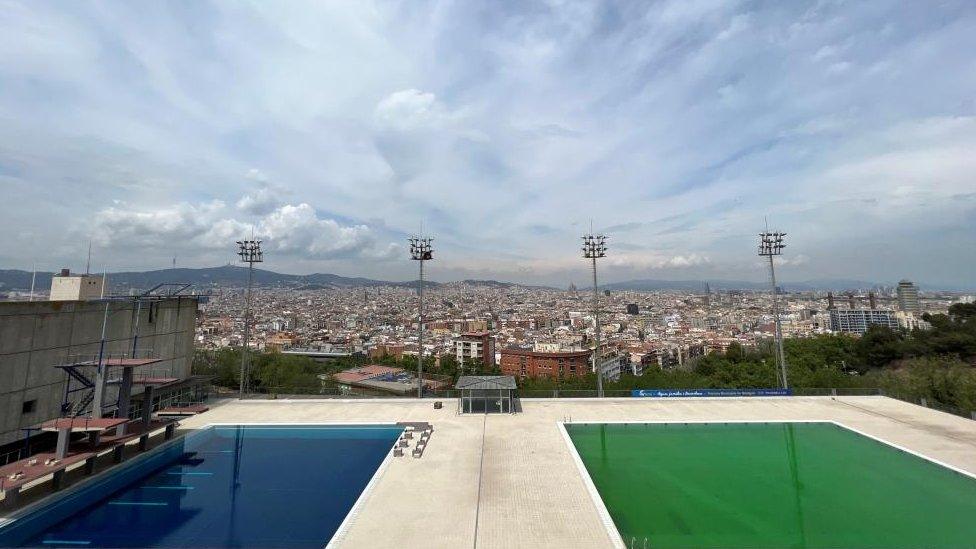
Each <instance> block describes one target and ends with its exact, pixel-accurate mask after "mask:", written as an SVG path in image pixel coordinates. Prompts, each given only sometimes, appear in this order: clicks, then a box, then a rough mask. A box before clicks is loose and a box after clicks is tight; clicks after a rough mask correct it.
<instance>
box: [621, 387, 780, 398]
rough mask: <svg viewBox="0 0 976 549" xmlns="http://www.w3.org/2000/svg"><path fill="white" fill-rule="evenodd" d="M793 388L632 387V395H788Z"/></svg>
mask: <svg viewBox="0 0 976 549" xmlns="http://www.w3.org/2000/svg"><path fill="white" fill-rule="evenodd" d="M792 394H793V389H634V390H633V391H632V392H631V396H634V397H755V396H790V395H792Z"/></svg>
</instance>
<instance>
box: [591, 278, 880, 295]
mask: <svg viewBox="0 0 976 549" xmlns="http://www.w3.org/2000/svg"><path fill="white" fill-rule="evenodd" d="M706 282H707V283H708V285H709V287H710V288H711V289H712V291H719V290H766V289H769V282H749V281H745V280H628V281H626V282H614V283H611V284H606V285H603V288H605V289H608V290H630V291H654V290H658V291H660V290H680V291H704V289H705V283H706ZM777 285H778V286H779V287H780V288H782V289H784V290H786V291H792V292H808V291H816V290H838V291H840V290H869V289H871V288H876V287H878V286H882V285H884V284H879V283H877V282H867V281H864V280H848V279H840V278H838V279H821V280H807V281H804V282H780V283H779V284H777ZM889 285H891V284H889Z"/></svg>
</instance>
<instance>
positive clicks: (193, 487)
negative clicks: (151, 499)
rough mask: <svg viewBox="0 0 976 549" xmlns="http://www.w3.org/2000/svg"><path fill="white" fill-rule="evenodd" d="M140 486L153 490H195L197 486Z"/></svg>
mask: <svg viewBox="0 0 976 549" xmlns="http://www.w3.org/2000/svg"><path fill="white" fill-rule="evenodd" d="M139 488H151V489H153V490H194V489H196V486H182V485H180V486H154V485H143V486H140V487H139Z"/></svg>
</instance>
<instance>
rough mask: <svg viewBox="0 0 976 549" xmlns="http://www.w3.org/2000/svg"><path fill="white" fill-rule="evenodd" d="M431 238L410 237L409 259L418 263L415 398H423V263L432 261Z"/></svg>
mask: <svg viewBox="0 0 976 549" xmlns="http://www.w3.org/2000/svg"><path fill="white" fill-rule="evenodd" d="M433 240H434V239H433V238H425V237H419V236H415V237H411V238H410V239H409V242H410V259H412V260H414V261H419V262H420V292H419V293H420V296H419V297H420V304H419V305H418V307H417V325H418V332H417V378H418V381H419V383H418V384H417V398H423V396H424V261H430V260H431V259H434V255H433V248H431V244H430V243H431V242H433Z"/></svg>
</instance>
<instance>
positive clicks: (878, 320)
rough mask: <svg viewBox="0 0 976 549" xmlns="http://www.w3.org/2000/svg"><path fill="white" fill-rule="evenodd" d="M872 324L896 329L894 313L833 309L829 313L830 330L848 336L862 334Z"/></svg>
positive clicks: (896, 321)
mask: <svg viewBox="0 0 976 549" xmlns="http://www.w3.org/2000/svg"><path fill="white" fill-rule="evenodd" d="M872 324H876V325H880V326H887V327H888V328H892V329H896V328H898V319H897V318H896V317H895V314H894V311H882V310H876V309H846V310H845V309H834V310H832V311H830V329H831V330H833V331H835V332H844V333H848V334H863V333H864V332H866V331H868V327H869V326H871V325H872Z"/></svg>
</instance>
